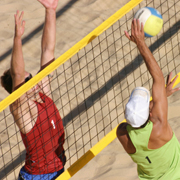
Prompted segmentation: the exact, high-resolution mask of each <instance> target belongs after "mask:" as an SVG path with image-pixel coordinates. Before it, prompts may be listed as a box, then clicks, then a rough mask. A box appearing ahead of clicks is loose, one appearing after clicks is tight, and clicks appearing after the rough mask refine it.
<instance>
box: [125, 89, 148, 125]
mask: <svg viewBox="0 0 180 180" xmlns="http://www.w3.org/2000/svg"><path fill="white" fill-rule="evenodd" d="M149 101H150V93H149V91H148V90H147V89H146V88H144V87H137V88H135V89H134V90H133V91H132V93H131V96H130V98H129V101H128V103H127V104H126V108H125V118H126V121H127V123H128V124H130V125H131V126H132V127H136V128H137V127H140V126H142V125H143V124H144V123H145V122H146V121H147V119H148V117H149Z"/></svg>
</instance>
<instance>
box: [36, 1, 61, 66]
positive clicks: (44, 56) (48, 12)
mask: <svg viewBox="0 0 180 180" xmlns="http://www.w3.org/2000/svg"><path fill="white" fill-rule="evenodd" d="M38 1H39V2H40V3H41V4H42V5H43V6H44V7H45V24H44V29H43V34H42V43H41V49H42V53H41V69H43V68H44V67H46V66H47V65H48V64H50V63H51V62H52V60H53V58H54V50H55V42H56V8H57V5H58V0H38Z"/></svg>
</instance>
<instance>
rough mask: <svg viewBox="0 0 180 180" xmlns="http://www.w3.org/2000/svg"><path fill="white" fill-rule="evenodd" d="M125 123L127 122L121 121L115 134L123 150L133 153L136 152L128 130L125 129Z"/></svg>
mask: <svg viewBox="0 0 180 180" xmlns="http://www.w3.org/2000/svg"><path fill="white" fill-rule="evenodd" d="M127 125H128V123H121V124H120V125H119V126H118V128H117V132H116V134H117V138H118V139H119V141H120V143H121V144H122V146H123V148H124V149H125V151H126V152H127V153H128V154H134V153H135V152H136V148H135V147H134V145H133V143H132V141H131V139H130V137H129V134H128V131H127V129H126V128H127Z"/></svg>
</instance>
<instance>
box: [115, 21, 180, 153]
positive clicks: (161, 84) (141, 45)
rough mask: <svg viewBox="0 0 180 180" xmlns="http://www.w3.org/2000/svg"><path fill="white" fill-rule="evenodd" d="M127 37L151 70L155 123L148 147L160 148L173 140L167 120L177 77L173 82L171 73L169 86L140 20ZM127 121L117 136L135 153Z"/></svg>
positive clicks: (153, 119)
mask: <svg viewBox="0 0 180 180" xmlns="http://www.w3.org/2000/svg"><path fill="white" fill-rule="evenodd" d="M125 35H126V37H127V38H128V39H129V40H130V41H132V42H134V43H135V44H136V45H137V48H138V49H139V51H140V53H141V55H142V57H143V59H144V61H145V64H146V66H147V69H148V70H149V72H150V74H151V76H152V78H153V85H152V99H153V100H152V101H151V103H150V114H149V120H150V121H152V123H153V129H152V132H151V135H150V139H149V143H148V148H149V149H158V148H160V147H162V146H163V145H164V144H166V143H167V142H168V141H170V140H171V138H172V136H173V131H172V129H171V127H170V125H169V123H168V121H167V113H168V102H167V97H168V96H170V95H171V94H172V93H174V92H176V91H178V90H180V89H179V88H176V89H172V87H173V84H174V83H175V80H176V79H177V77H176V78H175V79H174V80H173V81H172V82H171V78H172V73H170V75H169V78H168V82H167V87H165V81H164V77H163V74H162V71H161V69H160V67H159V65H158V64H157V62H156V60H155V58H154V57H153V55H152V53H151V51H150V50H149V48H148V47H147V45H146V43H145V41H144V31H143V24H141V25H140V23H139V20H136V19H134V20H133V21H132V25H131V35H129V34H128V32H126V31H125ZM127 125H128V124H127V123H122V124H120V125H119V126H118V128H117V137H118V139H119V141H120V142H121V144H122V145H123V147H124V149H125V151H126V152H127V153H128V154H134V153H135V152H136V149H135V147H134V145H133V144H132V142H131V139H130V137H129V135H128V132H127V130H126V126H127Z"/></svg>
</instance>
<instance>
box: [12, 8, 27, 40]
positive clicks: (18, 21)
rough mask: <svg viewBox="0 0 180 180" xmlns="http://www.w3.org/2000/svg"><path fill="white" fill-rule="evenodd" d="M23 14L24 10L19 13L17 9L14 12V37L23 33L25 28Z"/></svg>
mask: <svg viewBox="0 0 180 180" xmlns="http://www.w3.org/2000/svg"><path fill="white" fill-rule="evenodd" d="M23 15H24V12H23V11H22V12H21V14H20V13H19V11H17V12H16V14H15V15H14V18H15V36H16V37H21V36H22V35H23V34H24V29H25V21H23V20H22V19H23Z"/></svg>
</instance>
